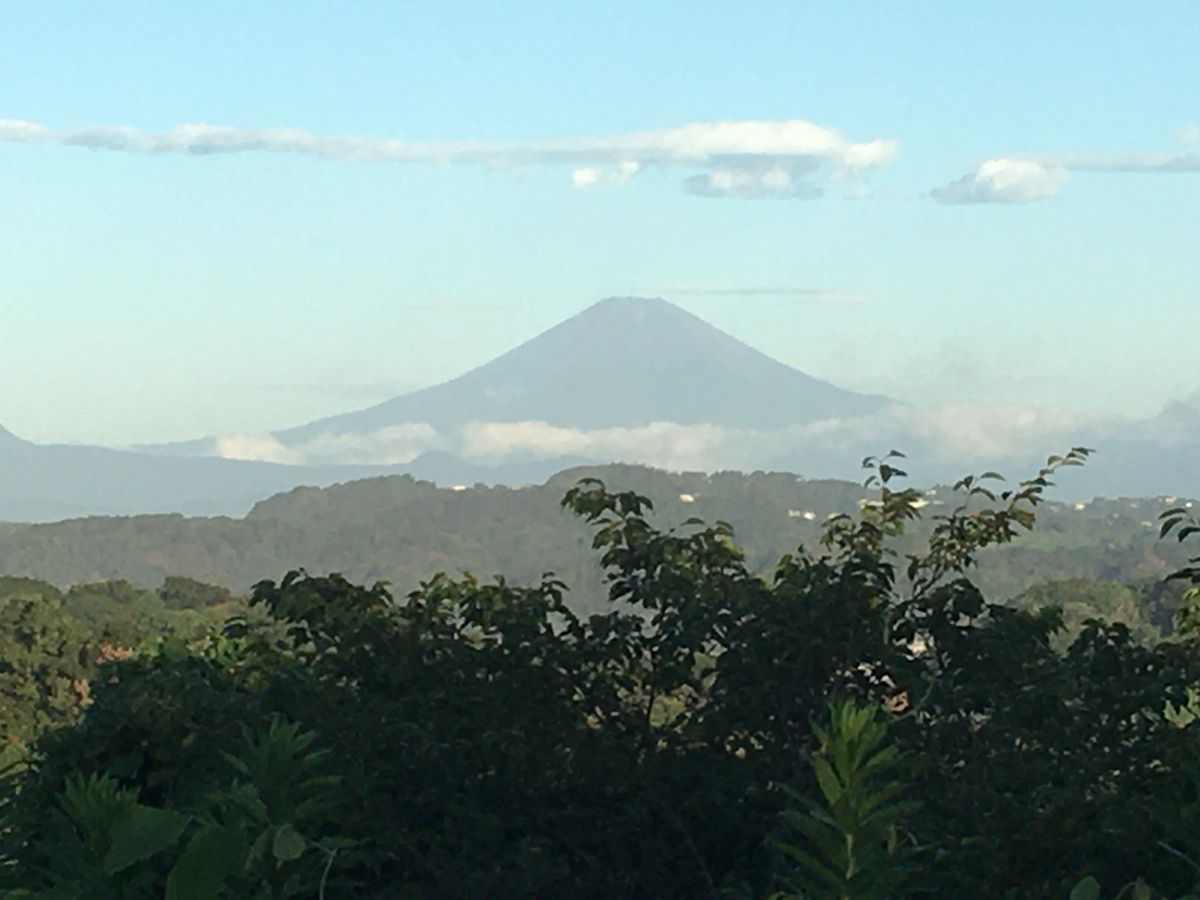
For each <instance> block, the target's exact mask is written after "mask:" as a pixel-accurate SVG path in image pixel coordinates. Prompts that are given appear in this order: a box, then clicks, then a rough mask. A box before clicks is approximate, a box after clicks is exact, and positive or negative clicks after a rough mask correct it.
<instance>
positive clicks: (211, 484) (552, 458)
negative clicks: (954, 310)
mask: <svg viewBox="0 0 1200 900" xmlns="http://www.w3.org/2000/svg"><path fill="white" fill-rule="evenodd" d="M887 402H888V401H887V400H885V398H882V397H875V396H868V395H864V394H856V393H853V392H851V391H846V390H842V389H841V388H838V387H836V386H834V385H832V384H829V383H827V382H824V381H820V380H819V379H816V378H812V377H810V376H808V375H805V374H804V373H803V372H799V371H797V370H796V369H793V368H791V367H789V366H786V365H784V364H783V363H780V362H777V361H775V360H773V359H771V358H770V357H768V356H766V355H765V354H763V353H760V352H759V351H757V350H754V349H752V348H750V347H748V346H746V345H745V344H743V343H741V342H740V341H737V340H736V339H734V338H732V337H730V336H729V335H727V334H725V333H724V332H721V331H719V330H718V329H716V328H714V327H712V326H711V325H709V324H707V323H706V322H704V321H703V320H701V319H699V318H697V317H696V316H694V315H692V314H691V313H688V312H686V311H684V310H682V309H680V308H679V307H677V306H674V305H672V304H671V303H668V302H667V301H665V300H660V299H645V298H634V297H624V298H610V299H607V300H602V301H600V302H599V303H596V304H595V305H593V306H591V307H589V308H588V309H586V310H584V311H583V312H581V313H579V314H578V315H576V316H573V317H572V318H570V319H568V320H566V321H564V322H562V323H561V324H559V325H557V326H555V327H553V328H551V329H550V330H549V331H546V332H545V333H543V334H541V335H539V336H537V337H535V338H533V339H532V340H530V341H528V342H526V343H525V344H522V345H521V346H519V347H517V348H516V349H514V350H511V351H510V352H508V353H505V354H504V355H503V356H500V357H499V358H497V359H495V360H494V361H492V362H490V363H487V364H486V365H483V366H480V367H479V368H477V369H474V370H472V371H470V372H467V373H466V374H464V375H461V376H459V377H457V378H455V379H453V380H451V381H448V382H446V383H444V384H441V385H437V386H435V387H430V388H425V389H423V390H419V391H414V392H412V393H409V394H405V395H403V396H400V397H396V398H395V399H393V400H389V401H387V402H385V403H381V404H379V405H377V406H373V407H371V408H369V409H364V410H360V411H358V412H350V413H344V414H341V415H335V416H330V417H328V418H324V419H320V420H318V421H316V422H312V423H310V424H308V425H303V426H300V427H298V428H292V429H287V430H284V431H280V432H275V433H274V434H273V435H272V437H273V438H274V439H275V440H276V441H278V442H279V444H281V445H282V446H283V447H285V448H288V447H297V446H300V447H302V446H304V445H306V444H309V443H311V442H313V441H315V440H318V439H325V438H329V437H333V438H337V437H341V436H355V435H372V434H375V433H378V432H382V431H385V430H386V429H388V428H391V427H394V426H403V425H412V424H418V423H419V424H422V425H428V426H432V428H434V429H436V431H437V432H438V434H439V435H442V436H447V441H445V442H443V445H442V446H435V447H431V448H429V449H428V450H427V451H426V452H424V453H422V454H421V455H419V456H417V457H416V458H415V459H412V460H410V461H409V462H407V463H405V464H403V465H386V466H379V465H345V464H341V463H342V462H343V461H342V460H339V459H337V458H336V457H333V458H331V457H330V455H329V452H328V451H326V452H325V454H324V455H323V456H322V457H321V460H320V461H321V462H322V463H326V462H327V463H329V464H327V465H326V464H322V465H280V464H278V463H272V462H266V461H257V460H234V459H224V458H218V457H220V456H221V455H222V449H223V447H222V445H221V444H220V443H219V442H218V441H217V440H215V439H202V440H198V441H188V442H181V443H175V444H166V445H159V446H150V447H139V448H134V450H114V449H108V448H101V447H87V446H64V445H54V446H48V445H38V444H33V443H29V442H27V441H23V440H21V439H19V438H17V437H16V436H14V435H12V434H11V433H10V432H8V431H5V430H4V429H3V428H0V520H9V521H22V520H24V521H45V520H50V519H57V518H66V517H73V516H83V515H127V514H133V513H150V512H182V513H189V514H205V515H218V514H230V515H240V514H241V513H243V512H245V510H247V509H249V507H250V506H251V505H252V504H253V503H254V502H255V501H257V500H260V499H262V498H264V497H267V496H269V495H271V494H274V493H277V492H280V491H284V490H289V489H291V488H293V487H296V486H299V485H317V486H320V485H328V484H333V483H336V482H339V481H348V480H352V479H355V478H361V477H367V476H373V475H379V474H388V473H393V472H401V471H403V472H409V473H412V474H414V475H417V476H418V477H423V478H429V479H432V480H435V481H437V482H439V483H442V484H453V483H465V484H470V483H474V482H476V481H482V482H485V483H530V482H540V481H544V480H545V479H546V478H548V477H549V476H550V475H551V474H553V473H554V472H556V471H559V470H561V469H564V468H568V467H570V466H574V465H582V464H586V463H593V462H603V461H604V460H594V459H591V458H588V457H586V456H581V455H578V454H576V455H568V456H563V455H561V454H559V455H555V454H545V455H541V456H536V455H529V454H526V455H525V456H518V457H516V458H511V459H505V460H503V461H500V462H496V461H492V462H490V463H488V464H485V463H483V462H480V461H476V460H469V459H464V458H462V456H460V455H458V454H456V453H455V452H454V450H455V449H456V448H455V445H454V443H453V440H452V437H453V435H454V433H455V431H456V429H459V428H461V427H462V426H464V425H467V424H470V423H479V422H525V421H536V422H546V423H549V424H551V425H554V426H559V427H564V428H576V429H581V430H589V429H603V428H617V427H624V428H635V427H639V426H644V425H648V424H650V423H653V422H671V423H677V424H681V425H692V424H699V423H708V424H712V425H716V426H721V427H725V428H739V429H775V428H782V427H787V426H791V425H797V424H803V423H807V422H813V421H816V420H820V419H826V418H832V417H846V416H856V415H861V414H864V413H869V412H871V411H873V410H876V409H878V408H880V407H881V406H883V405H885V404H886V403H887ZM335 447H336V444H335ZM335 452H336V451H335ZM301 458H303V456H301Z"/></svg>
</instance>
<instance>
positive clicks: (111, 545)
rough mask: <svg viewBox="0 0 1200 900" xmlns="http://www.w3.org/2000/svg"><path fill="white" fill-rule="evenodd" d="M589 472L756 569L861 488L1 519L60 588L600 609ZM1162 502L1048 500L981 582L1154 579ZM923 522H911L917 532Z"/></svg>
mask: <svg viewBox="0 0 1200 900" xmlns="http://www.w3.org/2000/svg"><path fill="white" fill-rule="evenodd" d="M1072 474H1074V473H1072ZM586 475H590V476H597V477H600V478H602V479H603V480H604V481H605V483H606V484H608V485H609V486H610V487H612V488H613V489H630V490H636V491H638V492H640V493H642V494H644V495H646V496H649V497H650V498H651V499H652V500H653V501H654V503H655V514H654V515H655V516H656V518H657V520H658V521H659V522H660V523H661V524H664V525H676V524H679V523H681V522H683V521H684V520H686V519H687V518H689V517H691V516H693V515H697V516H701V517H703V518H705V519H706V520H708V521H715V520H717V519H724V520H727V521H729V522H731V523H732V524H733V525H734V527H735V528H736V530H737V538H738V540H739V542H741V543H742V544H743V545H744V546H745V547H746V548H747V551H748V560H749V563H750V565H751V567H752V568H753V569H754V570H756V571H759V572H766V571H768V570H769V568H770V567H771V566H773V565H774V563H775V562H777V561H778V559H779V557H780V555H782V554H783V553H787V552H790V551H792V550H794V549H795V548H796V547H797V546H798V545H800V544H805V545H807V546H809V547H815V546H816V544H817V542H818V540H819V538H820V534H821V529H822V524H823V522H824V520H825V518H826V517H827V516H829V515H830V514H831V513H838V512H848V513H853V512H856V511H857V509H858V503H859V501H860V500H861V499H863V498H864V497H865V496H866V493H865V491H864V490H863V488H862V487H861V486H859V485H857V484H855V483H853V482H846V481H832V480H814V481H808V480H803V479H799V478H797V477H796V476H794V475H791V474H788V473H756V474H752V475H742V474H738V473H718V474H714V475H704V474H699V473H693V474H686V473H685V474H677V473H668V472H661V471H656V470H652V469H648V468H644V467H638V466H604V467H590V468H579V469H573V470H570V471H567V472H563V473H560V474H558V475H556V476H554V477H553V478H551V479H550V480H549V481H548V482H547V483H545V484H543V485H540V486H536V487H527V488H520V489H512V488H505V487H483V488H467V489H465V490H453V489H447V488H438V487H437V486H435V485H433V484H431V483H429V482H424V481H418V480H416V479H414V478H412V477H410V476H389V477H382V478H372V479H366V480H361V481H355V482H352V483H347V484H340V485H336V486H333V487H329V488H324V489H317V488H296V489H294V490H291V491H288V492H287V493H283V494H280V495H278V496H275V497H272V498H270V499H268V500H264V501H262V502H260V503H258V504H256V505H255V506H254V508H253V510H252V511H251V512H250V513H249V514H248V515H247V516H246V517H245V518H242V519H231V518H186V517H183V516H137V517H122V518H89V519H79V520H75V521H69V522H61V523H55V524H48V525H7V526H6V525H0V574H8V575H21V576H28V577H34V578H42V579H45V580H48V581H51V582H53V583H55V584H58V585H60V586H64V587H65V586H67V585H69V584H74V583H82V582H90V581H97V580H105V579H120V578H126V579H129V580H130V581H133V582H134V583H136V584H140V585H142V586H145V587H155V586H157V585H159V584H161V583H162V581H163V579H164V577H165V576H167V575H184V576H188V577H191V578H195V579H198V580H200V581H204V582H208V583H213V584H222V585H225V586H227V587H229V588H232V589H233V590H236V591H245V590H247V589H248V588H249V587H250V586H251V585H252V584H254V583H255V582H256V581H258V580H260V579H263V578H273V579H277V578H280V577H281V576H282V575H283V574H284V573H285V572H286V571H288V570H289V569H291V568H295V567H300V566H303V567H306V568H308V569H309V570H310V571H312V572H314V573H324V572H330V571H334V572H341V573H343V574H345V575H346V576H347V577H349V578H351V579H352V580H356V581H373V580H376V579H386V580H389V581H391V582H392V583H393V586H394V589H395V591H396V592H397V593H401V594H402V593H404V592H407V591H408V590H411V589H413V588H415V587H416V586H417V585H418V583H419V582H420V581H421V580H422V579H426V578H429V577H430V576H432V575H433V574H434V573H435V572H438V571H447V572H458V571H460V570H462V569H470V570H471V571H473V572H474V573H475V574H477V575H479V576H481V577H484V578H488V577H491V576H492V575H495V574H504V575H505V576H507V577H508V578H509V579H510V580H511V581H512V582H514V583H530V582H533V581H536V580H537V579H538V578H539V577H540V576H541V574H542V573H543V572H546V571H553V572H555V573H556V574H557V575H559V576H560V577H562V578H563V579H564V580H565V581H566V583H567V584H568V585H569V586H570V587H571V589H572V598H573V602H574V603H575V604H576V605H577V606H579V607H580V608H584V609H598V608H600V606H601V605H602V604H603V598H604V587H603V583H602V580H601V573H600V569H599V567H598V564H597V554H596V553H595V552H594V551H593V550H592V548H591V532H590V531H589V529H588V528H587V526H586V525H585V524H584V523H583V522H581V521H579V520H578V519H576V518H574V517H573V516H571V515H569V514H568V513H566V512H565V511H563V510H562V509H561V508H560V506H559V501H560V500H561V499H562V496H563V494H564V493H565V492H566V490H567V489H568V488H570V487H571V486H572V485H574V484H575V483H576V482H577V481H578V480H579V479H580V478H582V477H584V476H586ZM1063 480H1064V481H1065V480H1067V479H1066V478H1064V479H1063ZM935 490H936V493H934V494H930V495H929V496H928V500H929V502H930V507H929V508H927V509H926V510H925V512H926V513H936V512H938V511H939V507H938V504H944V503H945V502H947V501H948V500H950V498H949V497H948V496H947V492H946V490H945V489H944V488H937V489H935ZM1168 505H1169V504H1168V503H1167V502H1166V501H1165V500H1162V499H1157V500H1112V501H1102V502H1094V503H1090V504H1080V505H1079V508H1076V505H1075V504H1064V503H1057V502H1052V503H1048V504H1047V505H1046V506H1045V507H1043V508H1042V511H1041V512H1040V515H1039V519H1040V521H1039V525H1038V528H1037V530H1036V531H1035V532H1034V533H1033V534H1032V535H1029V536H1028V537H1024V538H1021V539H1020V540H1019V541H1018V542H1017V543H1016V544H1015V545H1014V546H1012V547H1010V548H1005V549H1002V550H1000V551H989V552H988V553H985V554H984V556H983V558H982V567H981V569H980V573H979V578H980V584H981V586H982V587H984V588H985V590H986V591H987V593H988V595H989V596H995V597H997V598H1000V597H1009V596H1013V595H1015V594H1017V593H1019V592H1020V591H1022V590H1024V589H1026V588H1027V587H1029V586H1030V585H1032V584H1035V583H1038V582H1041V581H1046V580H1049V579H1064V578H1084V579H1100V580H1105V581H1115V582H1134V581H1138V580H1141V579H1150V578H1160V577H1162V576H1163V575H1165V574H1166V573H1167V572H1168V571H1171V570H1173V569H1174V568H1176V567H1178V566H1179V565H1182V563H1183V562H1184V560H1185V559H1186V557H1187V555H1188V554H1187V552H1186V551H1187V550H1188V549H1189V548H1188V547H1186V546H1183V545H1180V544H1178V543H1177V542H1175V541H1159V540H1158V530H1157V527H1156V519H1157V515H1158V513H1159V512H1161V511H1162V510H1163V509H1166V508H1167V506H1168ZM923 530H924V529H923V527H922V526H920V525H918V526H916V527H915V531H914V537H915V539H920V538H921V534H922V532H923Z"/></svg>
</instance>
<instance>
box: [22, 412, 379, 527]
mask: <svg viewBox="0 0 1200 900" xmlns="http://www.w3.org/2000/svg"><path fill="white" fill-rule="evenodd" d="M390 471H395V470H394V469H387V468H372V467H367V466H347V467H340V466H327V467H312V466H281V465H274V464H272V463H264V462H243V461H238V460H226V459H212V458H195V459H189V458H172V457H161V456H153V455H150V454H145V453H135V452H132V451H127V450H111V449H108V448H105V447H89V446H75V445H65V444H34V443H31V442H29V441H24V440H21V439H20V438H18V437H16V436H15V435H14V434H12V433H11V432H9V431H7V430H5V429H3V428H0V521H10V522H46V521H53V520H57V519H66V518H72V517H76V516H89V515H135V514H138V513H158V512H178V513H188V514H191V515H242V514H244V513H245V512H246V511H247V510H249V509H250V507H251V506H253V505H254V503H255V502H256V501H257V500H261V499H262V498H263V497H267V496H270V495H271V494H274V493H278V492H280V491H286V490H290V489H291V488H293V487H296V486H298V485H305V484H308V485H330V484H335V483H337V482H339V481H349V480H352V479H355V478H363V477H366V476H369V475H379V474H385V473H387V472H390Z"/></svg>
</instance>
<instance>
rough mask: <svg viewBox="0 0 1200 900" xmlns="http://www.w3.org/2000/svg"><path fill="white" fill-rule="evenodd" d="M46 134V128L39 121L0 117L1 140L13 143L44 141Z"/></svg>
mask: <svg viewBox="0 0 1200 900" xmlns="http://www.w3.org/2000/svg"><path fill="white" fill-rule="evenodd" d="M46 135H47V132H46V129H45V128H43V127H42V126H41V125H39V124H37V122H25V121H22V120H21V119H0V141H9V142H13V143H21V142H33V141H43V140H45V139H46Z"/></svg>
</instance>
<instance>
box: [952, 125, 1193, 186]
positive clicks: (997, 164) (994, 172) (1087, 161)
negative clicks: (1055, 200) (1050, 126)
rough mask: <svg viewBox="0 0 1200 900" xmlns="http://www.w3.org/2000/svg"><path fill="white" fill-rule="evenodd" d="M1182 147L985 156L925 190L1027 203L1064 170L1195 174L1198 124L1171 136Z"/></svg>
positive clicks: (1056, 182)
mask: <svg viewBox="0 0 1200 900" xmlns="http://www.w3.org/2000/svg"><path fill="white" fill-rule="evenodd" d="M1176 139H1177V141H1178V142H1179V144H1180V145H1182V147H1183V148H1184V149H1183V150H1182V151H1176V152H1172V153H1102V154H1060V155H1057V156H1038V157H1033V156H1011V157H998V158H996V159H989V160H988V161H987V162H985V163H983V164H982V165H980V166H979V167H978V168H977V169H976V170H975V171H974V172H969V173H967V174H966V175H964V176H962V177H961V178H959V179H958V180H957V181H952V182H950V183H949V184H946V185H943V186H941V187H939V188H935V189H934V190H932V191H930V196H932V197H933V198H934V199H935V200H939V201H941V202H942V203H949V204H962V203H1032V202H1035V201H1038V200H1046V199H1049V198H1050V197H1053V196H1054V195H1055V194H1057V193H1058V192H1059V190H1060V189H1061V188H1062V186H1063V185H1064V184H1065V183H1066V180H1067V174H1068V173H1070V172H1101V173H1108V174H1125V173H1146V174H1154V173H1163V174H1170V173H1177V174H1178V173H1200V151H1198V150H1194V149H1191V148H1192V147H1193V146H1194V145H1196V144H1197V143H1200V127H1197V126H1195V125H1189V126H1187V127H1186V128H1183V129H1181V130H1180V131H1179V133H1178V134H1177V135H1176Z"/></svg>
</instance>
